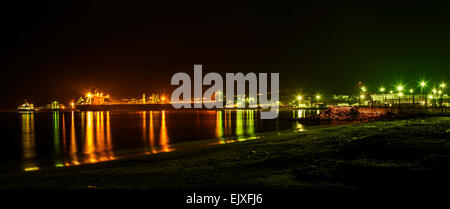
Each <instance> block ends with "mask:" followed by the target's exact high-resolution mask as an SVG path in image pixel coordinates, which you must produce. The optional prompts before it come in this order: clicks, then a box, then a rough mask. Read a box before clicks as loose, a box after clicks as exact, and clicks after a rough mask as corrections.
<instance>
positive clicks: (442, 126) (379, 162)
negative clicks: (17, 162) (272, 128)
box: [0, 116, 450, 190]
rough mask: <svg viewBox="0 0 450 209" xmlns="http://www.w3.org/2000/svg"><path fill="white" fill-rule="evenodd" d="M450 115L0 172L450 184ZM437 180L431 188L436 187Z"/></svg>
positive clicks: (189, 182)
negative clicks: (42, 168) (46, 167)
mask: <svg viewBox="0 0 450 209" xmlns="http://www.w3.org/2000/svg"><path fill="white" fill-rule="evenodd" d="M449 134H450V117H448V116H446V117H423V118H415V119H406V120H391V121H373V122H365V123H352V124H347V125H339V126H330V127H321V128H317V129H314V128H313V129H311V130H308V131H306V132H302V131H281V132H279V133H277V132H270V134H264V135H263V136H262V137H261V139H257V140H248V141H244V142H239V143H227V144H219V145H211V146H202V147H196V148H193V149H183V150H179V151H175V152H168V153H158V154H157V155H145V156H138V157H133V158H126V159H119V160H116V161H110V162H103V163H98V164H87V165H80V166H76V167H64V168H52V169H48V170H41V171H35V172H23V173H14V174H4V175H0V188H2V189H17V188H44V189H45V188H47V189H67V188H72V189H88V188H97V189H118V188H119V189H120V188H122V189H136V188H153V189H211V188H215V189H248V188H250V189H285V188H288V189H306V190H310V189H319V190H320V189H327V190H328V189H332V190H334V189H339V190H340V189H372V188H385V187H387V188H397V189H398V188H405V186H406V187H407V188H409V187H411V186H414V188H418V187H424V186H436V187H437V186H439V185H437V184H434V183H437V181H439V182H441V185H440V186H446V185H447V184H446V182H448V181H447V177H446V176H448V175H449V174H450V169H449V168H450V154H449V153H450V140H449V139H448V136H449ZM430 182H431V184H430Z"/></svg>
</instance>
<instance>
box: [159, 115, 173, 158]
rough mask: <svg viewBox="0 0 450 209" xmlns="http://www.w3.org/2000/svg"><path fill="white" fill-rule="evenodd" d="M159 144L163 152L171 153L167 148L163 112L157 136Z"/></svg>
mask: <svg viewBox="0 0 450 209" xmlns="http://www.w3.org/2000/svg"><path fill="white" fill-rule="evenodd" d="M159 142H160V145H161V149H162V151H163V152H170V151H173V150H172V149H171V148H170V146H169V135H168V133H167V127H166V112H165V111H164V110H163V111H162V113H161V130H160V136H159Z"/></svg>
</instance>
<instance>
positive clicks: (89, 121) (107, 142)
mask: <svg viewBox="0 0 450 209" xmlns="http://www.w3.org/2000/svg"><path fill="white" fill-rule="evenodd" d="M103 115H104V112H103V111H101V112H95V115H94V113H93V112H91V111H88V112H87V113H86V132H85V136H86V137H85V147H84V154H85V155H86V156H87V157H86V159H84V161H83V163H97V162H103V161H109V160H114V159H115V157H114V155H113V152H112V145H111V134H110V131H111V130H110V117H109V112H107V113H106V119H107V122H106V124H107V125H106V129H107V131H106V133H105V126H104V116H103ZM94 131H95V134H94ZM105 136H106V137H105ZM77 162H78V161H77ZM77 162H72V164H74V165H77ZM69 164H70V163H69ZM78 164H79V162H78Z"/></svg>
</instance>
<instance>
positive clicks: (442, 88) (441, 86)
mask: <svg viewBox="0 0 450 209" xmlns="http://www.w3.org/2000/svg"><path fill="white" fill-rule="evenodd" d="M445 86H446V84H445V83H441V84H440V85H439V88H440V89H439V91H438V93H439V96H440V100H441V101H440V103H441V104H440V105H441V112H444V107H443V106H442V95H443V94H444V88H445Z"/></svg>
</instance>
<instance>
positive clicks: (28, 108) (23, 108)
mask: <svg viewBox="0 0 450 209" xmlns="http://www.w3.org/2000/svg"><path fill="white" fill-rule="evenodd" d="M34 110H35V109H34V105H33V104H32V103H29V102H27V101H26V100H25V103H23V104H22V105H20V106H19V107H17V111H18V112H34Z"/></svg>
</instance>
